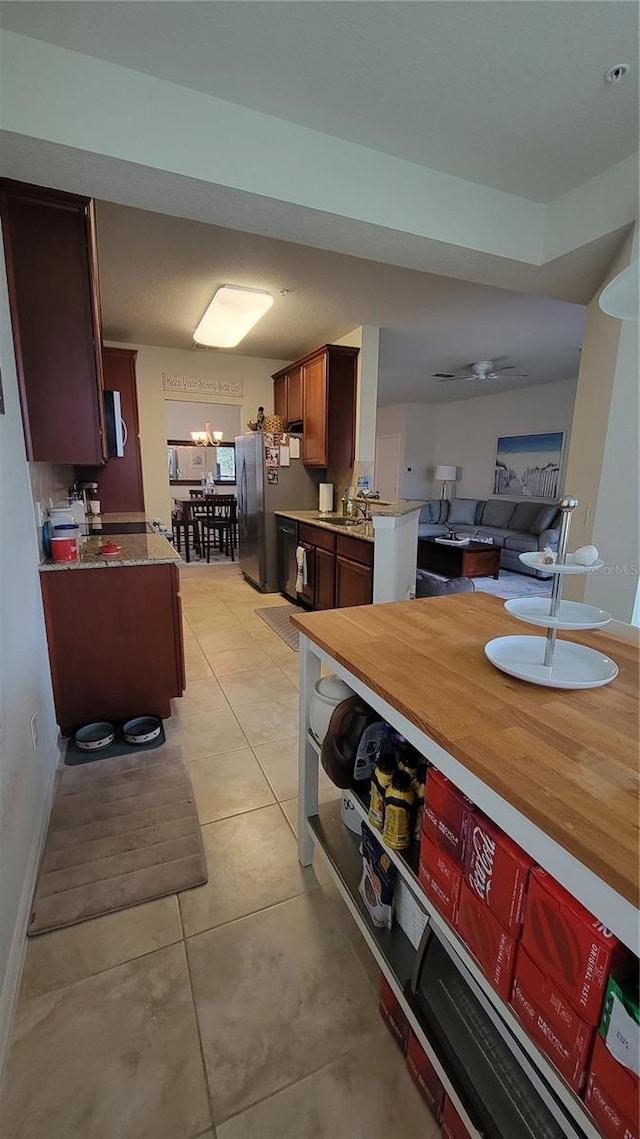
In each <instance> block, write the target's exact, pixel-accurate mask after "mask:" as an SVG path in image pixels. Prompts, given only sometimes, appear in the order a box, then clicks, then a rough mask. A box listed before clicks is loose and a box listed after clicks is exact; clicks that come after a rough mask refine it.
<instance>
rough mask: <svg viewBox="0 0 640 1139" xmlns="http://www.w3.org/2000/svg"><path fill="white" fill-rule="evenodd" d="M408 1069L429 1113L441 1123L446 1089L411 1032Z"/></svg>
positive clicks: (408, 1046)
mask: <svg viewBox="0 0 640 1139" xmlns="http://www.w3.org/2000/svg"><path fill="white" fill-rule="evenodd" d="M407 1067H408V1069H409V1073H410V1075H411V1078H412V1080H413V1081H414V1083H415V1084H417V1086H418V1089H419V1090H420V1092H421V1094H422V1097H423V1099H424V1100H425V1102H426V1104H427V1107H428V1108H429V1111H430V1112H431V1114H432V1115H434V1116H435V1118H436V1119H437V1120H438V1121H440V1116H441V1115H442V1105H443V1103H444V1088H443V1086H442V1084H441V1083H440V1079H439V1077H438V1074H437V1072H436V1070H435V1068H434V1066H433V1064H432V1063H431V1060H430V1059H429V1057H428V1056H427V1053H426V1052H425V1051H424V1048H422V1047H421V1045H420V1042H419V1040H418V1038H417V1036H414V1035H413V1032H411V1030H409V1043H408V1045H407Z"/></svg>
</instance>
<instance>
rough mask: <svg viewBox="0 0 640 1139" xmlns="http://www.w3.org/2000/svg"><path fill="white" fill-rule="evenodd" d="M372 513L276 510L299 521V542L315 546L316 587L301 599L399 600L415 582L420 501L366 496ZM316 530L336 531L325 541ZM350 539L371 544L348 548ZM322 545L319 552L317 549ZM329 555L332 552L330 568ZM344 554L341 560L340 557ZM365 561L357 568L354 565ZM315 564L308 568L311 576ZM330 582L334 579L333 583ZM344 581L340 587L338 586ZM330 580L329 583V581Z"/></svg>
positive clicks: (342, 602) (326, 603) (321, 603)
mask: <svg viewBox="0 0 640 1139" xmlns="http://www.w3.org/2000/svg"><path fill="white" fill-rule="evenodd" d="M365 501H366V503H367V507H368V509H369V511H370V513H371V520H370V521H366V522H365V521H364V520H361V521H358V520H357V519H355V518H344V517H343V516H342V515H341V514H337V513H330V514H321V513H319V511H317V510H278V511H276V514H277V515H278V516H279V517H281V518H289V519H291V520H292V521H294V522H296V523H297V524H298V528H299V532H300V542H301V545H303V546H306V547H307V549H308V551H314V554H313V557H314V560H315V559H316V558H317V560H318V561H319V563H320V564H319V566H318V570H319V577H320V575H321V580H320V584H319V586H318V588H317V589H316V590H315V591H314V590H312V591H311V592H309V593H308V594H307V595H305V594H304V593H303V595H302V597H303V600H304V601H306V602H307V603H308V604H310V605H312V606H313V607H314V608H317V609H331V608H333V607H334V605H335V606H336V607H337V608H341V607H343V606H348V605H361V604H365V603H367V602H370V601H373V602H374V603H377V602H381V601H399V600H403V599H404V598H406V597H409V596H411V595H412V594H413V591H414V589H415V583H416V561H417V548H418V517H419V514H420V509H421V507H422V506H423V505H424V503H422V502H418V501H412V500H408V499H407V500H401V501H399V502H380V501H377V500H376V499H371V500H364V499H362V504H363V506H364V504H365ZM314 532H315V533H316V535H317V534H318V533H319V534H320V535H321V536H322V535H323V534H324V535H325V539H326V537H327V536H328V535H335V538H334V539H333V540H332V539H329V542H327V541H326V540H325V541H323V540H322V538H321V537H320V538H319V539H318V538H317V537H316V538H314ZM349 543H351V549H352V550H353V551H357V550H358V545H359V543H369V544H370V545H371V546H373V547H374V548H373V549H371V550H368V549H367V548H366V546H365V547H364V549H363V548H362V547H361V553H360V555H359V556H357V554H350V553H349ZM316 548H318V549H320V551H321V553H320V555H319V557H318V556H317V555H316V554H315V550H316ZM327 555H336V556H337V561H336V564H335V565H334V566H333V569H332V568H331V566H330V565H329V562H328V557H327ZM341 559H342V560H341ZM358 565H359V566H360V567H365V570H366V573H365V570H363V568H360V569H359V570H358V568H357V566H358ZM315 569H316V567H315V565H314V566H313V568H312V573H313V575H314V577H315ZM323 582H324V584H323ZM331 582H334V584H331ZM341 583H342V587H341ZM328 584H331V588H327V585H328Z"/></svg>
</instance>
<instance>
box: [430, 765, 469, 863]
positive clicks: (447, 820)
mask: <svg viewBox="0 0 640 1139" xmlns="http://www.w3.org/2000/svg"><path fill="white" fill-rule="evenodd" d="M472 811H473V803H472V802H471V800H470V799H467V796H466V795H463V794H462V791H459V790H458V788H457V787H455V786H454V784H453V783H451V781H450V780H449V779H447V778H446V776H444V775H443V774H442V772H441V771H438V770H437V768H435V767H430V768H429V771H428V774H427V784H426V788H425V795H424V813H423V816H422V828H423V830H424V831H426V833H427V834H428V835H429V837H430V838H431V840H432V841H433V842H437V843H439V844H440V846H442V847H444V849H445V850H446V851H447V853H448V854H450V855H451V857H452V858H454V859H455V861H456V862H460V863H462V862H463V861H464V849H465V843H466V840H467V830H468V827H469V823H470V821H471V813H472Z"/></svg>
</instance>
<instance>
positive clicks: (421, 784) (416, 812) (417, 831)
mask: <svg viewBox="0 0 640 1139" xmlns="http://www.w3.org/2000/svg"><path fill="white" fill-rule="evenodd" d="M426 779H427V771H426V768H425V767H424V766H423V765H420V767H419V768H418V771H417V773H416V775H415V776H414V778H413V780H412V782H411V785H412V787H413V794H414V800H413V841H414V842H417V843H418V844H419V843H420V841H421V839H422V816H423V814H424V790H425V783H426Z"/></svg>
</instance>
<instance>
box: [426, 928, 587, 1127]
mask: <svg viewBox="0 0 640 1139" xmlns="http://www.w3.org/2000/svg"><path fill="white" fill-rule="evenodd" d="M465 973H466V970H464V966H463V965H462V962H460V961H459V959H458V958H457V957H456V955H455V953H454V952H453V950H452V949H451V948H450V947H449V946H448V944H447V943H446V942H445V941H444V939H441V938H440V937H439V935H438V931H437V930H436V929H434V928H433V927H431V926H427V928H426V930H425V932H424V936H423V938H422V941H421V943H420V947H419V950H418V953H417V955H416V962H415V967H414V972H413V977H412V980H411V986H410V991H407V992H406V995H407V999H408V1000H409V1002H410V1004H411V1006H412V1008H413V1010H414V1012H415V1015H416V1017H417V1019H418V1020H419V1022H420V1024H421V1026H422V1029H423V1031H424V1033H425V1035H426V1037H427V1038H428V1040H429V1042H430V1044H431V1046H432V1047H433V1050H434V1052H435V1053H436V1055H437V1057H438V1059H439V1060H440V1062H441V1064H442V1066H443V1068H444V1070H445V1071H446V1072H447V1074H448V1075H449V1077H450V1079H451V1082H452V1084H453V1085H454V1087H455V1088H456V1090H457V1092H458V1094H459V1096H460V1100H461V1102H462V1103H463V1104H464V1107H465V1109H466V1111H467V1113H468V1115H469V1118H470V1119H471V1121H472V1122H473V1123H474V1125H475V1127H476V1128H477V1130H478V1131H479V1132H480V1134H481V1135H483V1136H484V1137H485V1139H566V1136H567V1135H573V1136H576V1137H577V1136H583V1132H582V1129H580V1128H578V1127H576V1125H575V1124H574V1123H573V1121H572V1120H570V1119H569V1117H568V1116H567V1115H566V1114H565V1112H564V1111H563V1108H562V1105H561V1103H560V1101H559V1100H558V1099H557V1097H556V1096H555V1094H554V1092H553V1090H552V1089H551V1087H550V1086H549V1085H548V1084H547V1083H546V1081H545V1080H543V1078H542V1076H541V1074H540V1073H538V1072H534V1071H533V1070H532V1068H531V1066H530V1063H529V1061H528V1059H527V1058H526V1057H525V1055H524V1053H522V1051H521V1050H520V1046H519V1044H518V1042H517V1041H516V1039H515V1037H513V1036H512V1034H511V1033H510V1030H509V1029H508V1027H507V1025H506V1024H505V1023H504V1022H501V1031H499V1030H498V1028H497V1027H496V1020H495V1017H496V1015H498V1016H499V1014H497V1013H496V1012H494V1014H493V1016H489V1014H488V1012H487V1007H488V1006H487V1002H486V999H485V998H484V996H483V995H482V996H481V995H480V992H479V990H477V989H475V990H474V988H472V985H471V984H469V982H468V980H467V979H466V976H465ZM467 976H468V974H467ZM530 1077H531V1078H530ZM560 1120H562V1121H563V1123H564V1126H562V1125H561V1124H560Z"/></svg>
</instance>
